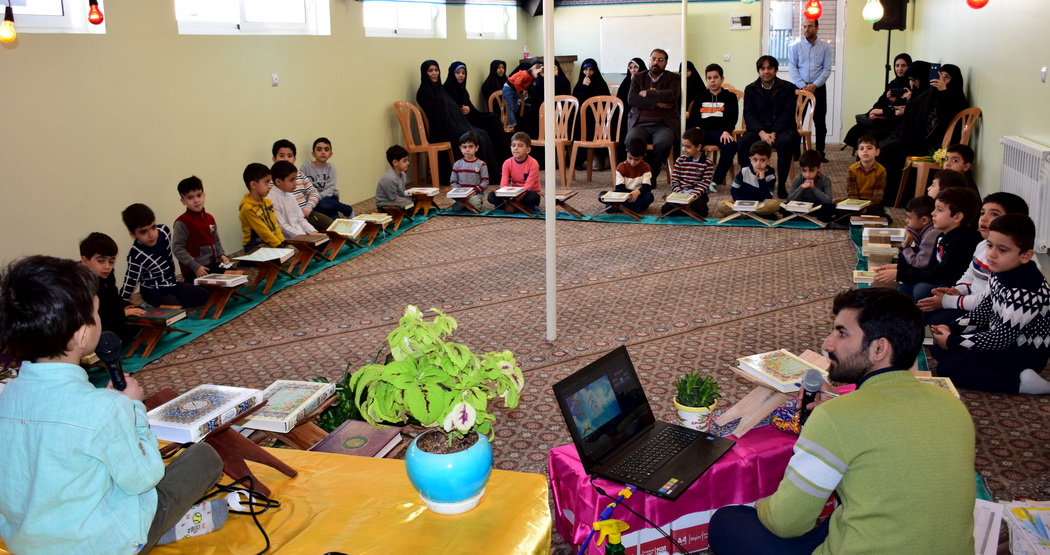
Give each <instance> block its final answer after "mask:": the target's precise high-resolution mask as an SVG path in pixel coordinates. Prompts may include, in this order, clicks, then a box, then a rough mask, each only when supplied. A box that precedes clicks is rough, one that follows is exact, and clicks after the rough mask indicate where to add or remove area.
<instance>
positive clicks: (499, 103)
mask: <svg viewBox="0 0 1050 555" xmlns="http://www.w3.org/2000/svg"><path fill="white" fill-rule="evenodd" d="M497 109H498V112H497ZM489 111H490V112H492V113H493V114H495V113H499V119H500V121H502V122H503V132H504V133H513V132H514V128H513V127H511V125H510V119H508V118H507V101H506V100H503V91H493V92H492V94H490V95H489Z"/></svg>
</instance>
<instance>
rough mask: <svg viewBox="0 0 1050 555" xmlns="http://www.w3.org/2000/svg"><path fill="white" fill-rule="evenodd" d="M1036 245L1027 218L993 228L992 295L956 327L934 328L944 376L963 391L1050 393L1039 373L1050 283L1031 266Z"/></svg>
mask: <svg viewBox="0 0 1050 555" xmlns="http://www.w3.org/2000/svg"><path fill="white" fill-rule="evenodd" d="M966 191H969V189H966ZM946 192H947V191H945V193H946ZM942 194H944V193H942ZM1034 243H1035V224H1034V223H1032V220H1031V218H1029V217H1028V216H1023V215H1021V214H1005V215H1003V216H1000V217H998V218H996V219H995V220H994V221H992V223H991V224H989V226H988V250H987V257H988V269H989V270H991V273H992V275H991V279H990V280H989V284H988V295H987V296H986V297H985V298H984V299H982V300H981V302H980V304H978V305H977V307H976V308H974V309H973V311H971V312H968V313H966V314H965V315H964V316H963V317H961V318H959V319H958V320H957V321H956V322H955V323H954V324H952V325H950V326H949V325H943V324H940V325H935V326H932V328H933V339H934V341H935V342H936V347H934V348H932V349H931V352H932V353H933V356H934V357H935V358H936V359H937V374H938V375H939V376H943V377H947V378H951V379H952V382H954V383H955V385H956V386H957V387H961V388H964V389H976V390H979V391H994V392H1001V393H1027V394H1034V395H1046V394H1050V382H1048V381H1046V380H1045V379H1043V378H1042V377H1041V376H1040V375H1039V374H1040V372H1042V371H1043V368H1044V367H1046V362H1047V359H1048V358H1050V284H1047V282H1046V280H1045V279H1044V278H1043V274H1042V272H1040V271H1039V268H1037V267H1036V266H1035V264H1034V263H1033V262H1032V257H1033V256H1034V255H1035V251H1034V250H1032V247H1033V245H1034ZM961 334H972V335H969V336H968V337H964V336H963V335H961Z"/></svg>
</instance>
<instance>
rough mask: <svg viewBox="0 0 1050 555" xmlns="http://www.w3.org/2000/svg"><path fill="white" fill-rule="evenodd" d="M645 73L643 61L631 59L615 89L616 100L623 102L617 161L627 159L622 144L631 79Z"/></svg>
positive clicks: (629, 110) (624, 146) (624, 137)
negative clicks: (617, 87) (625, 72)
mask: <svg viewBox="0 0 1050 555" xmlns="http://www.w3.org/2000/svg"><path fill="white" fill-rule="evenodd" d="M646 71H649V68H648V67H646V65H645V60H643V59H641V58H631V61H629V62H627V75H626V76H624V78H623V82H621V83H620V88H619V89H616V98H619V99H620V102H623V123H621V124H620V137H619V138H618V139H617V141H618V144H617V146H616V159H617V160H626V159H627V145H626V144H624V143H625V141H626V140H627V114H629V113H631V103H630V102H628V101H627V99H628V97H629V96H630V94H631V79H632V78H634V76H635V74H636V73H639V72H641V73H645V72H646ZM613 169H616V168H613Z"/></svg>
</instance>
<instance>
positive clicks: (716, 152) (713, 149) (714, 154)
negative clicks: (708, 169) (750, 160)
mask: <svg viewBox="0 0 1050 555" xmlns="http://www.w3.org/2000/svg"><path fill="white" fill-rule="evenodd" d="M722 87H723V88H724V89H726V90H727V91H729V92H731V93H733V94H735V95H736V101H737V105H738V106H739V105H740V102H741V101H742V100H743V99H744V91H739V90H737V89H734V88H733V86H732V85H727V84H723V85H722ZM692 111H693V104H692V103H689V112H690V113H691V112H692ZM738 114H739V115H738V116H737V117H739V118H741V120H742V119H743V112H742V111H739V110H738ZM736 123H737V122H735V121H734V122H733V125H734V126H735V125H736ZM741 125H742V124H741ZM739 131H740V134H739V135H738V134H737V130H733V138H739V136H740V135H743V134H744V131H743V130H742V129H741V130H739ZM704 153H705V154H707V157H708V158H710V159H711V162H712V163H714V164H715V165H716V166H717V165H718V159H719V158H720V157H721V156H722V149H721V148H719V147H718V145H704ZM734 163H735V162H733V161H730V162H729V171H728V172H726V177H725V179H727V180H729V181H732V180H733V177H735V176H736V171H734V169H735V166H734ZM724 184H725V180H723V181H722V183H719V185H724Z"/></svg>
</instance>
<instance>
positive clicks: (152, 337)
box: [124, 322, 190, 358]
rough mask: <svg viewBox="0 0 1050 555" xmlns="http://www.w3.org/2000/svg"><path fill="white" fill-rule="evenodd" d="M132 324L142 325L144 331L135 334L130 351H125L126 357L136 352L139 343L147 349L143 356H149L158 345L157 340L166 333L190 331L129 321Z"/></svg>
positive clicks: (187, 333)
mask: <svg viewBox="0 0 1050 555" xmlns="http://www.w3.org/2000/svg"><path fill="white" fill-rule="evenodd" d="M128 324H130V325H132V326H140V327H141V328H142V331H140V332H139V334H138V335H136V336H135V339H133V340H132V341H131V345H128V351H127V352H126V353H124V358H131V355H133V354H135V351H136V350H138V348H139V345H145V346H146V349H145V350H144V351H143V352H142V358H149V355H150V354H151V353H152V352H153V348H154V347H156V346H157V342H158V341H160V338H161V337H163V336H164V334H165V333H173V332H178V333H185V334H186V335H189V333H190V332H188V331H186V330H180V329H179V328H173V327H171V326H158V325H156V324H144V323H142V322H128Z"/></svg>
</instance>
